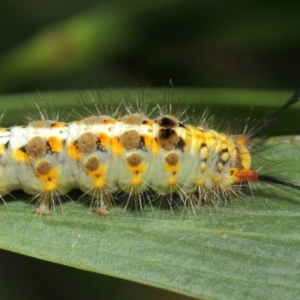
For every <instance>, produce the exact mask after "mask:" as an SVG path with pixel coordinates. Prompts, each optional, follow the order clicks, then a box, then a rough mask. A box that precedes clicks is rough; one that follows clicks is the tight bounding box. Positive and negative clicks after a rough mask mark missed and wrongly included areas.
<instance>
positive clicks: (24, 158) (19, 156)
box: [12, 150, 30, 164]
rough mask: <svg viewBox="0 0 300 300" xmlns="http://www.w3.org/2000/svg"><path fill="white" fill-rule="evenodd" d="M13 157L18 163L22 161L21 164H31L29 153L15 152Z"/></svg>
mask: <svg viewBox="0 0 300 300" xmlns="http://www.w3.org/2000/svg"><path fill="white" fill-rule="evenodd" d="M12 157H13V158H14V159H15V160H16V161H21V162H24V163H27V164H28V163H29V162H30V159H29V156H28V155H27V153H26V152H23V151H21V150H14V151H13V152H12Z"/></svg>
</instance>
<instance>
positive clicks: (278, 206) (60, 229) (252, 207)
mask: <svg viewBox="0 0 300 300" xmlns="http://www.w3.org/2000/svg"><path fill="white" fill-rule="evenodd" d="M115 93H116V95H117V94H118V93H120V91H116V92H115ZM135 93H137V91H131V94H133V95H134V94H135ZM159 93H160V94H162V93H163V92H162V91H161V90H160V91H158V90H154V91H153V94H152V95H154V98H156V99H158V100H157V101H159V99H161V98H159V97H158V96H157V95H158V94H159ZM112 94H114V91H113V92H112ZM70 95H71V93H69V95H68V96H66V94H64V93H61V94H60V93H53V98H54V100H56V99H61V101H59V102H63V104H64V105H67V103H69V104H70V103H71V102H70V99H71V98H72V97H73V96H70ZM174 95H178V92H177V91H175V92H174ZM216 95H218V96H219V97H220V100H219V102H220V108H221V110H223V107H224V106H223V105H224V102H226V104H228V105H229V104H230V101H232V102H231V105H233V106H235V108H236V107H237V106H240V107H239V108H240V109H241V111H244V113H245V112H247V111H248V107H249V101H250V102H252V101H253V104H254V103H255V102H258V103H262V101H266V102H265V103H268V106H269V107H270V108H273V107H274V106H275V104H273V103H272V101H273V99H279V98H280V102H284V100H286V99H287V98H288V97H289V96H290V94H289V93H287V92H280V93H278V92H276V93H272V92H251V91H230V90H217V91H216V90H188V91H186V98H187V101H186V102H187V103H190V104H191V105H195V103H196V102H197V99H204V98H209V99H208V101H212V100H215V99H216ZM30 97H33V96H28V95H26V96H24V98H25V99H26V100H27V99H28V98H30ZM116 97H120V95H117V96H116ZM160 97H161V96H160ZM13 98H17V97H16V96H9V97H8V96H3V97H2V99H0V105H1V107H3V106H5V105H6V104H7V103H9V105H11V104H12V106H14V107H15V109H17V108H18V109H19V107H20V103H18V101H9V100H11V99H13ZM46 98H47V95H46ZM133 98H134V96H133ZM228 99H231V100H230V101H229V100H228ZM237 99H241V100H239V103H238V104H237ZM243 99H247V100H248V102H247V103H246V102H245V103H246V104H245V103H244V102H243ZM64 100H66V101H65V102H64ZM206 100H207V99H206ZM71 101H72V100H71ZM73 101H74V100H73ZM268 101H269V102H268ZM269 103H271V104H269ZM217 106H218V105H217ZM276 106H277V104H276ZM230 107H231V106H230ZM10 109H13V107H11V108H10ZM295 111H296V112H297V111H298V112H299V105H296V107H295V108H294V109H292V108H291V109H289V110H288V113H292V112H293V113H295ZM248 112H249V111H248ZM288 118H290V117H289V114H288V117H287V119H288ZM292 121H293V120H292ZM13 122H15V121H13ZM284 124H288V122H287V121H286V122H284ZM280 125H281V126H282V124H280ZM271 126H272V125H271ZM241 132H242V130H241ZM264 148H265V149H264V150H263V151H261V152H260V153H259V154H258V155H255V156H254V166H255V168H260V167H261V166H263V167H262V170H261V172H262V173H268V174H273V173H274V175H278V177H280V178H286V179H287V180H290V181H293V182H296V183H300V158H299V157H300V155H299V154H300V143H299V138H298V137H297V136H289V137H283V138H271V139H269V140H268V141H267V142H266V143H265V145H264ZM299 194H300V191H295V190H291V189H289V188H282V187H276V186H270V185H267V184H261V183H260V184H257V185H252V195H251V193H250V195H248V196H247V195H243V196H240V197H237V199H235V200H234V201H232V202H230V203H227V204H224V205H218V206H205V207H197V208H196V209H195V211H193V210H192V209H191V208H184V207H178V208H175V209H174V210H173V211H168V210H167V211H163V210H159V209H156V208H153V209H150V208H146V209H144V210H143V211H142V212H132V211H124V210H123V209H122V208H121V207H118V206H116V207H114V208H113V214H112V215H110V216H109V217H99V216H96V215H94V214H92V213H90V212H89V209H88V205H85V204H83V203H82V202H79V201H77V199H78V198H79V197H80V195H81V193H80V192H77V191H75V192H73V193H71V197H72V198H73V200H74V202H67V203H64V204H63V205H62V208H63V209H62V210H61V209H59V207H57V210H56V211H55V212H54V213H53V214H52V215H50V216H47V217H39V216H36V215H35V214H33V213H32V211H33V209H34V205H32V204H30V203H28V202H26V201H24V199H28V198H29V197H27V195H25V194H23V193H17V194H15V195H16V197H18V200H16V199H15V200H7V205H2V206H1V214H0V222H1V223H0V247H1V248H2V249H6V250H10V251H14V252H17V253H21V254H24V255H28V256H32V257H36V258H40V259H43V260H47V261H51V262H56V263H60V264H63V265H67V266H71V267H74V268H79V269H82V270H88V271H93V272H97V273H101V274H106V275H110V276H115V277H118V278H123V279H126V280H131V281H135V282H140V283H143V284H147V285H151V286H155V287H159V288H162V289H166V290H170V291H174V292H176V293H181V294H184V295H189V296H192V297H196V298H199V297H204V298H214V299H241V298H245V299H247V298H248V299H263V298H274V299H283V298H284V299H296V298H297V296H298V297H299V296H300V284H299V282H300V281H299V279H300V276H299V275H300V233H299V232H300V221H299V220H300V219H299V217H300V200H299ZM5 199H6V198H5Z"/></svg>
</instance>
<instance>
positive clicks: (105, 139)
mask: <svg viewBox="0 0 300 300" xmlns="http://www.w3.org/2000/svg"><path fill="white" fill-rule="evenodd" d="M98 139H99V141H100V143H101V145H102V146H103V147H109V145H110V137H109V136H108V135H106V134H104V133H99V134H98Z"/></svg>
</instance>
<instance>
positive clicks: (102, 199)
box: [92, 192, 111, 216]
mask: <svg viewBox="0 0 300 300" xmlns="http://www.w3.org/2000/svg"><path fill="white" fill-rule="evenodd" d="M92 207H93V212H94V213H96V214H97V215H99V216H109V215H110V214H111V211H110V210H109V209H108V208H109V207H111V200H110V198H109V197H108V196H103V195H102V193H101V192H100V195H99V196H98V197H97V195H96V196H94V197H93V199H92Z"/></svg>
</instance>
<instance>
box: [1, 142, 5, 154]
mask: <svg viewBox="0 0 300 300" xmlns="http://www.w3.org/2000/svg"><path fill="white" fill-rule="evenodd" d="M4 153H5V148H4V145H2V144H0V155H2V154H4Z"/></svg>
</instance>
